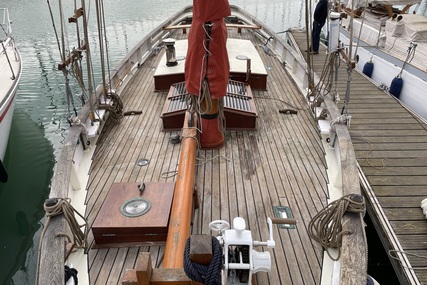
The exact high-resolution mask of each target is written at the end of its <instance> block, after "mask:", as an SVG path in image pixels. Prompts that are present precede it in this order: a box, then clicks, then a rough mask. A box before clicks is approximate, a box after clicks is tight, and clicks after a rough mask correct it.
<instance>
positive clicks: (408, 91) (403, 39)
mask: <svg viewBox="0 0 427 285" xmlns="http://www.w3.org/2000/svg"><path fill="white" fill-rule="evenodd" d="M406 15H407V14H406ZM404 17H407V16H405V15H404ZM420 17H422V16H420ZM362 24H363V27H362V32H361V33H360V29H361V26H362ZM393 24H395V21H391V20H388V21H387V26H386V28H385V29H384V31H383V32H382V40H381V41H379V44H378V45H381V43H382V44H383V45H384V47H377V41H378V32H379V30H380V28H379V25H380V19H379V18H378V17H375V15H371V14H370V13H369V12H368V11H366V14H365V21H364V23H362V20H361V19H354V22H353V46H352V53H353V58H354V53H355V52H357V55H358V57H359V60H358V62H357V63H356V69H358V70H360V71H361V72H362V71H363V68H364V66H365V63H366V62H369V61H370V60H371V58H372V63H373V64H374V68H373V73H372V76H371V79H372V80H373V81H374V82H375V83H376V84H377V85H378V87H379V88H381V89H384V90H390V88H391V86H392V81H393V79H394V78H395V77H396V76H398V74H399V73H400V72H401V70H402V67H403V66H404V69H403V71H402V75H401V78H402V80H403V86H402V90H401V92H400V96H399V100H400V101H401V102H402V103H403V104H404V105H406V106H407V107H408V108H409V109H411V110H412V111H413V112H415V113H417V114H418V115H419V116H421V117H422V118H424V119H425V120H427V97H426V96H425V90H427V69H426V66H425V62H426V55H427V43H426V42H425V41H418V42H417V41H415V40H412V39H410V38H409V37H408V36H404V35H402V36H396V35H395V34H393V33H392V32H391V30H392V28H391V27H393ZM343 26H345V29H341V34H340V40H341V42H342V43H343V45H344V47H346V48H347V49H349V45H350V40H349V38H350V26H351V25H350V17H348V19H343ZM359 34H360V41H358V38H357V36H358V35H359ZM412 43H416V44H417V46H416V48H415V54H414V55H413V56H412V55H411V56H409V57H408V50H409V48H410V46H411V44H412ZM412 49H413V48H412ZM407 57H408V58H409V60H408V62H407V63H406V64H405V63H404V62H405V59H406V58H407Z"/></svg>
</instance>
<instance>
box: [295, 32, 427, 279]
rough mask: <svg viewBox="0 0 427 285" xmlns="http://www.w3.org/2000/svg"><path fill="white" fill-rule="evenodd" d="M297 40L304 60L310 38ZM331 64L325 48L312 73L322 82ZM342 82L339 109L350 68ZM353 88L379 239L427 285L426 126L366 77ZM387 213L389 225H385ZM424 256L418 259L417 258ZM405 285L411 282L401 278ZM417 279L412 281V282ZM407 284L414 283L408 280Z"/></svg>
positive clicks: (361, 158) (354, 129)
mask: <svg viewBox="0 0 427 285" xmlns="http://www.w3.org/2000/svg"><path fill="white" fill-rule="evenodd" d="M291 33H292V37H293V38H294V39H295V41H296V42H297V44H298V45H299V49H300V52H301V54H302V55H303V56H304V57H306V56H307V55H306V53H304V52H303V51H304V50H305V49H306V47H305V45H306V41H305V34H304V33H302V32H298V31H292V32H291ZM325 58H326V53H325V48H324V47H321V50H320V53H319V54H318V55H314V56H313V58H312V60H313V69H314V71H315V73H316V74H317V75H318V76H319V77H320V75H321V73H322V70H323V66H324V62H325ZM341 68H342V69H343V71H341V72H339V74H340V76H339V79H338V82H336V84H333V86H332V87H331V90H337V91H338V93H339V95H340V98H341V101H340V103H339V107H340V108H342V107H343V106H344V94H346V89H347V86H348V85H347V76H346V75H345V74H346V72H347V71H346V70H344V69H345V63H344V62H342V64H341V66H340V69H341ZM351 77H352V80H351V83H350V89H349V90H350V100H349V102H347V103H348V107H349V109H348V110H349V114H350V115H351V125H350V128H349V131H350V135H351V137H352V141H353V144H354V148H355V154H356V157H357V160H358V163H359V165H360V167H361V170H362V172H363V173H362V175H364V176H365V177H366V180H367V182H368V183H369V187H368V188H364V190H365V194H366V195H367V196H368V197H370V195H371V194H370V193H371V192H367V191H372V192H373V195H374V196H376V199H377V200H376V201H378V203H379V205H377V204H375V203H376V202H375V201H373V202H372V203H369V202H368V207H371V208H372V212H374V213H377V214H378V216H373V217H372V216H371V219H372V220H373V222H374V224H376V228H378V229H380V230H379V236H380V237H382V238H383V240H382V241H383V243H384V244H385V248H386V249H393V248H394V246H395V245H396V243H390V240H397V243H398V244H399V245H400V248H397V249H396V250H403V252H406V253H407V254H408V256H407V257H408V259H409V261H410V263H411V266H412V267H413V269H414V271H413V272H415V275H416V277H415V279H416V278H418V280H419V282H420V283H421V284H425V283H426V282H427V274H426V271H425V270H424V271H423V270H422V269H425V268H426V267H427V259H426V258H421V257H419V256H421V255H423V256H426V250H427V242H426V240H427V222H426V220H425V217H424V215H423V214H422V210H421V208H420V202H421V200H422V199H424V198H425V197H426V194H427V190H426V189H427V175H426V173H427V168H426V167H427V159H426V156H427V152H426V151H427V131H426V130H427V126H426V124H425V123H423V122H422V121H421V120H419V118H417V117H416V116H415V115H414V114H413V113H412V112H411V111H410V110H407V109H406V108H405V107H404V106H402V105H401V104H400V102H399V101H398V100H396V98H394V97H393V96H392V95H390V94H389V93H387V92H385V91H383V90H380V89H378V87H377V86H376V85H374V84H373V83H372V81H371V80H370V79H368V78H366V76H364V75H362V74H360V73H359V72H357V71H355V70H354V71H352V75H351ZM379 209H381V210H383V211H384V214H385V216H386V218H387V222H388V223H389V224H390V226H391V230H389V228H388V225H386V224H383V220H381V218H380V217H381V216H382V214H381V213H380V212H379ZM416 255H419V256H416ZM391 260H392V263H393V265H394V266H395V267H396V268H398V270H396V272H397V273H398V274H399V273H402V272H404V271H405V270H406V268H405V266H408V265H404V264H403V263H402V262H400V261H398V260H394V259H391ZM400 277H401V278H402V279H401V280H406V278H407V276H405V275H403V274H402V275H401V276H400ZM412 277H413V276H412ZM407 282H408V283H407V284H417V283H411V281H410V280H409V279H408V280H407Z"/></svg>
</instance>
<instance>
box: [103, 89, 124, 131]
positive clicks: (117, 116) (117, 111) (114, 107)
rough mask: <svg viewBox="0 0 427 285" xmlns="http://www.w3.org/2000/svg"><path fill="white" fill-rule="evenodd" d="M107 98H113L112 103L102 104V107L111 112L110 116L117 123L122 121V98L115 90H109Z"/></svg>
mask: <svg viewBox="0 0 427 285" xmlns="http://www.w3.org/2000/svg"><path fill="white" fill-rule="evenodd" d="M106 98H107V99H109V100H111V104H105V105H102V106H101V108H104V109H105V110H106V111H108V112H109V116H110V118H111V119H112V120H113V121H114V122H115V123H120V121H121V120H122V119H123V116H124V114H123V102H122V99H120V97H119V95H118V94H117V93H116V92H114V91H109V92H108V94H107V96H106Z"/></svg>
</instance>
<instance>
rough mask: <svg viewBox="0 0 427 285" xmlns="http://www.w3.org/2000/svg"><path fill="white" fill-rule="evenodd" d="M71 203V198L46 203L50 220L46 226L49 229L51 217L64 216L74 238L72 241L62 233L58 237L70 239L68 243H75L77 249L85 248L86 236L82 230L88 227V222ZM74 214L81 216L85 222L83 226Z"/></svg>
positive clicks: (45, 206) (50, 200)
mask: <svg viewBox="0 0 427 285" xmlns="http://www.w3.org/2000/svg"><path fill="white" fill-rule="evenodd" d="M70 202H71V199H70V198H54V199H48V200H47V201H46V202H45V204H44V210H45V211H46V217H47V219H48V220H47V222H46V225H45V229H46V228H47V226H48V224H49V220H50V218H51V217H55V216H58V215H64V218H65V220H66V221H67V223H68V226H69V227H70V230H71V234H72V236H73V238H72V239H71V238H70V236H69V235H68V234H66V233H61V232H59V233H57V235H56V236H65V237H66V238H68V241H69V242H73V243H74V244H75V245H76V247H78V248H84V247H85V246H86V235H85V234H84V233H83V231H82V230H81V229H80V228H81V227H84V226H86V220H85V218H84V217H83V216H82V215H81V214H80V213H79V212H77V210H76V209H75V208H74V207H73V206H72V205H71V203H70ZM74 213H76V214H77V215H79V216H80V217H81V218H82V219H83V220H84V221H85V222H84V224H83V225H79V223H78V222H77V220H76V217H75V215H74ZM40 240H41V239H40Z"/></svg>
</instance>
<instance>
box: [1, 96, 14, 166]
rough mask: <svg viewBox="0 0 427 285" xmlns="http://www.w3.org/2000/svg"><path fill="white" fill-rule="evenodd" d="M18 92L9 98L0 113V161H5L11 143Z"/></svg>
mask: <svg viewBox="0 0 427 285" xmlns="http://www.w3.org/2000/svg"><path fill="white" fill-rule="evenodd" d="M15 95H16V92H15V93H13V94H10V95H9V96H8V100H6V102H5V104H4V105H2V107H1V112H0V134H1V136H0V159H1V160H3V159H4V155H5V153H6V148H7V143H8V141H9V132H10V126H11V125H12V117H13V110H14V108H15V97H16V96H15Z"/></svg>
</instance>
